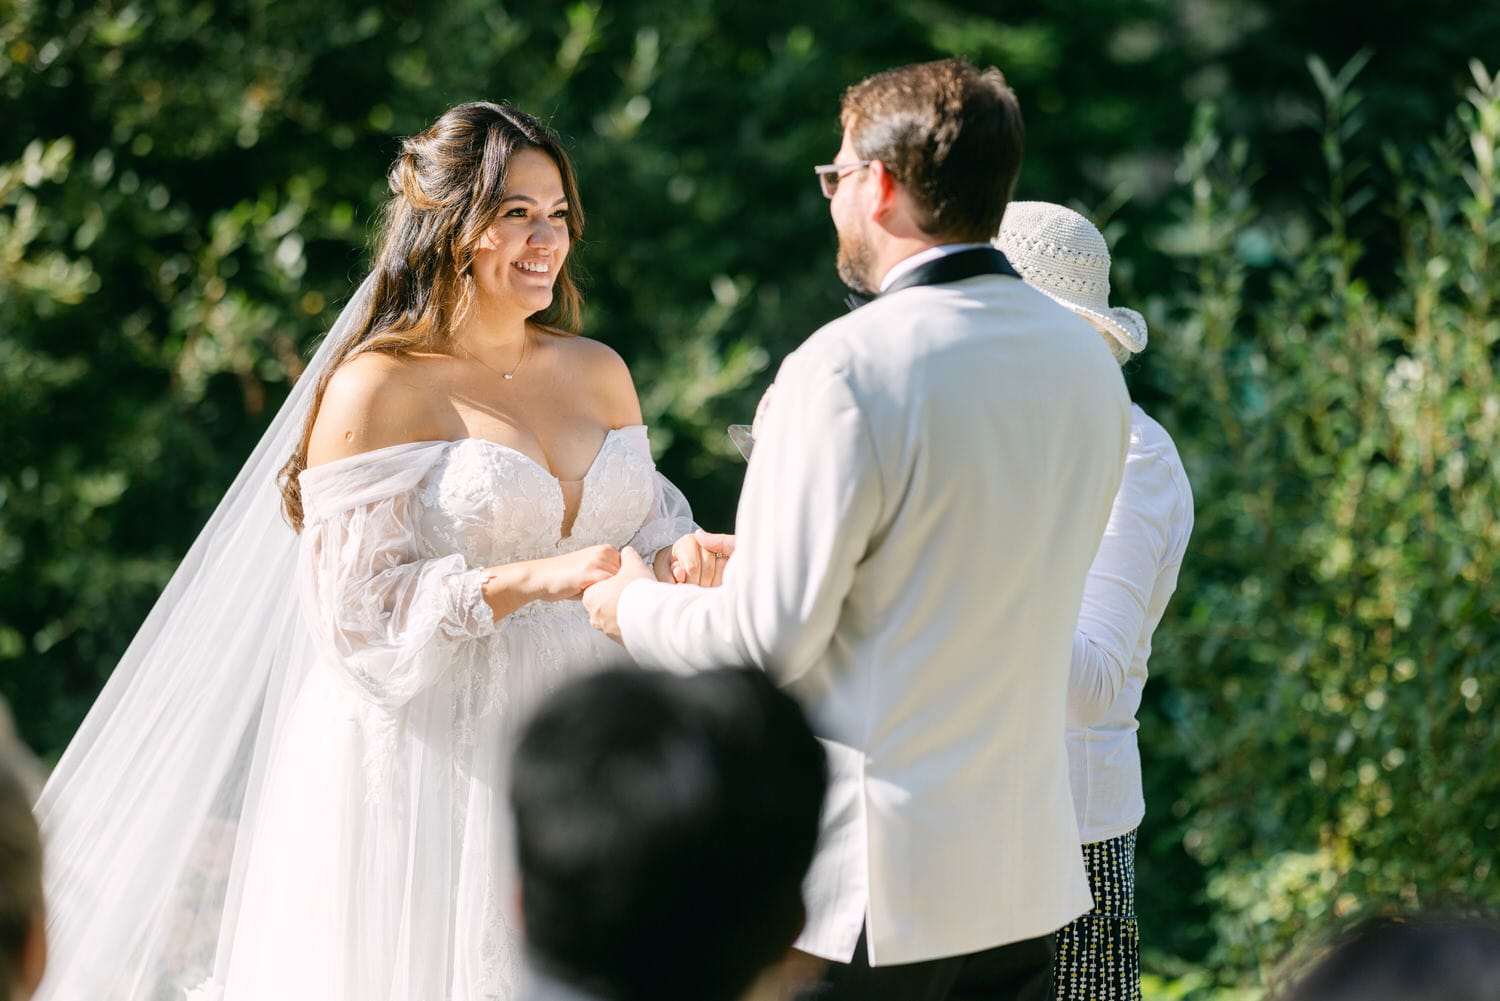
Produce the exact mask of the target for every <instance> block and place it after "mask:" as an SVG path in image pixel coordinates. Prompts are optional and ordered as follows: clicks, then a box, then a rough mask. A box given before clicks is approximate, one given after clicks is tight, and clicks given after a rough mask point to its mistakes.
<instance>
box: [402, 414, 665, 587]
mask: <svg viewBox="0 0 1500 1001" xmlns="http://www.w3.org/2000/svg"><path fill="white" fill-rule="evenodd" d="M633 430H634V429H631V428H624V429H621V430H618V431H611V432H610V433H609V435H608V436H607V437H606V438H605V439H604V444H603V445H601V446H600V448H599V454H598V455H597V456H595V458H594V463H593V465H592V466H590V467H589V470H588V472H587V473H585V474H584V478H583V495H582V498H581V500H580V501H579V505H578V514H577V516H576V517H575V518H574V520H573V526H572V532H571V533H570V534H569V535H568V536H566V537H564V536H563V534H562V524H563V517H564V510H563V493H562V486H561V485H560V484H559V483H558V481H557V480H556V479H555V478H554V477H553V476H552V474H551V473H549V472H547V470H545V469H543V468H542V467H541V466H539V465H538V464H537V463H536V462H535V461H534V460H533V459H532V458H531V457H530V456H528V455H526V454H525V453H523V452H518V451H516V450H515V449H513V448H510V447H508V446H505V445H500V444H497V443H495V442H492V441H485V440H483V439H480V438H465V439H461V440H459V441H454V442H449V443H447V444H446V447H445V448H444V449H443V453H442V456H441V457H440V458H439V459H438V460H437V462H436V463H434V465H433V467H432V469H431V470H430V471H429V472H428V473H427V475H426V477H425V478H424V479H423V480H422V483H421V486H420V491H419V498H420V504H419V505H418V506H417V507H416V509H415V510H414V512H413V513H414V514H415V516H416V519H417V523H416V536H417V542H418V546H419V549H420V550H422V553H423V555H426V556H440V555H444V554H447V553H459V554H461V555H463V557H464V558H465V560H466V561H467V562H468V563H469V564H470V565H471V566H492V565H495V564H500V563H513V562H517V561H519V560H532V559H539V558H541V557H545V556H556V555H558V554H560V553H567V552H572V551H574V550H577V549H582V548H584V547H586V546H593V545H599V544H601V543H602V544H607V545H612V546H624V545H625V544H626V543H628V542H630V540H631V539H632V538H634V536H635V534H636V532H637V531H639V529H640V527H641V524H642V523H643V522H644V521H645V520H646V516H647V514H648V513H649V512H650V510H651V506H652V502H653V501H654V500H655V496H656V490H655V482H654V480H655V477H654V476H653V473H654V471H655V469H654V467H653V466H652V464H651V457H650V455H649V454H644V453H643V452H642V451H641V450H640V449H639V448H638V447H632V445H633V443H632V440H631V432H632V431H633Z"/></svg>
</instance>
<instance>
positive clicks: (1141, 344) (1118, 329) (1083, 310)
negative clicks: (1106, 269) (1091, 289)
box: [1037, 289, 1146, 354]
mask: <svg viewBox="0 0 1500 1001" xmlns="http://www.w3.org/2000/svg"><path fill="white" fill-rule="evenodd" d="M1037 291H1039V292H1041V293H1042V294H1043V295H1045V296H1047V298H1049V299H1051V300H1052V301H1053V302H1056V303H1057V304H1058V305H1061V306H1066V307H1067V308H1068V309H1071V310H1072V311H1073V312H1075V313H1077V314H1078V315H1079V316H1081V317H1083V318H1084V319H1085V320H1088V321H1089V322H1090V323H1092V324H1093V325H1094V326H1096V327H1098V328H1099V329H1100V330H1101V331H1103V332H1104V333H1106V334H1108V335H1109V336H1111V337H1113V338H1114V339H1115V340H1117V341H1119V342H1120V343H1121V344H1123V345H1125V348H1126V350H1128V351H1129V352H1130V353H1131V354H1140V353H1141V352H1142V351H1144V350H1146V318H1145V317H1144V316H1142V315H1141V314H1140V313H1137V312H1136V311H1135V310H1133V309H1127V308H1126V307H1124V306H1114V307H1112V308H1111V309H1110V311H1109V312H1108V313H1100V312H1098V311H1097V310H1092V309H1089V308H1088V307H1087V306H1080V305H1078V303H1076V302H1069V301H1068V300H1066V299H1064V298H1062V297H1061V296H1056V295H1053V294H1052V293H1051V292H1048V291H1047V290H1046V289H1038V290H1037Z"/></svg>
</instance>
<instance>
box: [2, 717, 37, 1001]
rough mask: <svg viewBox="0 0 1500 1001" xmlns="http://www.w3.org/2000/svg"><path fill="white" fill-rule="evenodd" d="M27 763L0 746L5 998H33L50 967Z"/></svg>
mask: <svg viewBox="0 0 1500 1001" xmlns="http://www.w3.org/2000/svg"><path fill="white" fill-rule="evenodd" d="M27 768H28V760H27V759H26V757H25V756H24V755H23V754H22V753H21V751H20V749H19V748H16V747H15V746H13V745H11V744H0V998H4V999H22V998H29V997H31V995H32V994H33V993H34V992H35V991H36V988H37V985H38V984H39V983H41V980H42V971H43V970H44V969H45V968H46V966H47V932H46V909H45V907H44V906H43V904H42V839H41V835H40V834H39V833H38V831H37V825H36V817H35V816H34V815H33V814H32V812H31V800H32V794H33V792H34V790H33V789H32V788H31V784H30V782H29V781H28V780H27V778H25V777H24V776H25V773H26V770H27Z"/></svg>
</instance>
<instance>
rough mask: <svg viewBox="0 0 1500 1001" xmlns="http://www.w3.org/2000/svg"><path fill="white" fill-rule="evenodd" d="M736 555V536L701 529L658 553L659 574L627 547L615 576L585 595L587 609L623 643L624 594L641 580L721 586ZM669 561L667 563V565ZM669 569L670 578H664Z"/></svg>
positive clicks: (604, 630) (596, 624)
mask: <svg viewBox="0 0 1500 1001" xmlns="http://www.w3.org/2000/svg"><path fill="white" fill-rule="evenodd" d="M733 555H734V536H732V535H716V534H714V533H713V532H705V531H703V530H702V529H699V530H697V531H695V532H693V534H691V535H684V536H683V537H682V538H680V539H678V540H677V541H676V542H675V543H673V544H672V547H671V549H664V550H662V551H661V552H660V553H657V554H656V561H655V563H656V568H655V569H656V571H657V572H656V573H654V574H653V573H652V567H649V566H647V565H646V561H645V560H643V559H641V554H640V553H637V552H636V551H635V550H634V549H632V548H630V547H629V546H626V547H625V548H624V549H622V550H620V569H619V572H618V573H616V574H615V575H614V576H613V577H610V578H609V579H607V580H602V581H600V582H599V583H597V584H594V585H593V586H592V587H590V588H588V589H587V590H585V591H584V592H583V607H584V608H586V609H588V613H589V621H590V622H591V623H593V625H594V628H595V629H597V630H599V631H600V632H602V633H603V634H604V635H606V636H608V637H609V638H610V639H612V640H615V641H616V642H620V619H619V608H620V595H621V594H622V593H624V591H625V588H626V587H628V586H630V585H631V584H633V583H634V582H635V581H638V580H653V579H661V580H663V582H664V583H668V584H670V583H673V582H675V583H678V584H699V585H700V586H702V587H717V586H718V585H719V584H720V583H722V582H723V580H724V567H725V565H726V564H728V563H729V557H731V556H733ZM664 560H665V562H664ZM664 568H665V569H666V570H667V571H668V572H669V573H670V576H668V577H662V570H663V569H664Z"/></svg>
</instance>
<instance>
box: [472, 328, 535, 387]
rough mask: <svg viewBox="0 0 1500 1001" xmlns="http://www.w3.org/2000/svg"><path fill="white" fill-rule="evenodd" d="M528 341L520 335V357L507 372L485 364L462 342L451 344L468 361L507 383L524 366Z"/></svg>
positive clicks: (524, 336) (528, 339) (527, 338)
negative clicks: (455, 346)
mask: <svg viewBox="0 0 1500 1001" xmlns="http://www.w3.org/2000/svg"><path fill="white" fill-rule="evenodd" d="M530 340H531V339H530V338H529V337H527V336H526V335H525V334H522V335H521V357H520V358H519V359H518V360H517V361H516V365H515V367H514V368H512V369H511V370H510V371H509V372H502V371H500V370H499V369H498V368H495V367H494V366H493V365H491V364H489V363H488V362H486V361H485V360H484V359H483V358H480V357H479V356H477V355H475V354H474V352H472V351H470V350H469V349H468V348H467V347H465V346H464V344H463V342H462V341H454V342H453V343H454V344H457V345H458V347H459V350H460V351H462V352H463V353H464V357H465V358H467V359H469V360H470V361H477V362H478V363H479V364H481V365H483V366H484V367H485V368H487V369H489V370H490V371H491V372H494V373H495V374H496V375H498V376H499V377H500V378H502V379H504V380H505V381H506V382H509V381H510V380H511V377H512V376H514V375H515V374H516V373H517V372H519V371H520V370H521V366H522V365H524V364H526V345H527V344H528V343H529V342H530Z"/></svg>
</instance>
